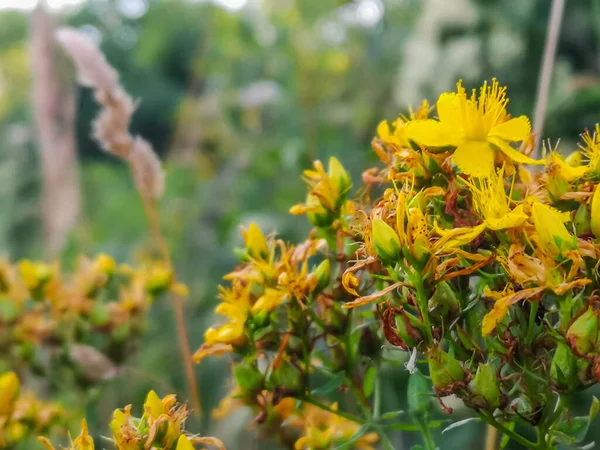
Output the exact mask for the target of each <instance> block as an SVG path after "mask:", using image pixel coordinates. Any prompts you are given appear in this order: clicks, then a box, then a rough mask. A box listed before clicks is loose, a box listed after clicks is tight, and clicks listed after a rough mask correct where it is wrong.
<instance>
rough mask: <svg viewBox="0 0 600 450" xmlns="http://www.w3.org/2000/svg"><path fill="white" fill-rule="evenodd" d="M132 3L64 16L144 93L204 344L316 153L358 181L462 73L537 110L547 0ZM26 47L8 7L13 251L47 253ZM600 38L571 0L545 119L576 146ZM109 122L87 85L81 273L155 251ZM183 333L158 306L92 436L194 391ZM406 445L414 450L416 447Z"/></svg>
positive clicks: (211, 386) (282, 218) (585, 4)
mask: <svg viewBox="0 0 600 450" xmlns="http://www.w3.org/2000/svg"><path fill="white" fill-rule="evenodd" d="M143 3H144V2H142V4H143ZM120 4H124V2H116V1H109V0H105V1H101V0H90V1H89V2H88V3H87V4H86V5H85V6H83V7H82V8H81V9H79V10H77V11H75V12H73V13H69V14H64V15H62V16H61V17H60V21H61V22H63V23H67V24H70V25H72V26H76V27H82V28H83V29H84V30H87V31H88V32H89V33H90V34H91V35H92V36H95V37H98V38H101V47H102V50H103V51H104V52H105V53H106V55H107V58H108V60H109V62H110V63H111V64H112V65H113V66H115V68H116V69H117V70H118V71H119V73H120V74H121V77H122V81H123V84H124V86H125V88H126V89H127V90H129V91H130V93H131V94H132V95H133V96H134V97H135V98H138V99H139V100H140V104H139V107H138V110H137V112H136V114H135V116H134V121H133V124H132V128H133V131H134V132H135V133H138V134H140V135H142V136H144V137H145V138H146V139H148V140H149V141H150V142H151V143H152V144H153V145H154V147H155V149H156V150H157V151H158V152H159V154H161V156H162V158H163V159H164V160H165V162H166V170H167V193H166V195H165V197H164V199H163V201H162V205H161V208H162V221H163V223H162V226H163V229H164V231H165V234H166V236H167V238H168V241H169V245H170V247H171V249H172V251H173V254H174V258H175V263H176V266H177V270H178V273H179V276H180V277H181V278H182V279H183V280H184V281H185V282H186V283H188V284H189V285H190V288H191V291H192V296H191V298H190V299H189V301H188V303H187V308H188V315H187V322H188V327H189V330H190V333H191V336H190V339H191V342H192V344H193V346H197V345H199V344H200V343H201V342H202V334H203V331H204V329H205V328H206V327H207V326H208V324H209V323H211V322H213V318H212V310H213V307H214V305H215V299H214V298H215V293H216V287H217V284H218V283H219V280H220V278H221V276H222V275H223V274H224V273H226V272H228V271H230V270H231V269H232V267H233V266H234V264H235V261H236V260H235V258H234V256H233V247H234V246H236V245H239V244H240V242H241V236H240V233H239V232H238V225H239V224H247V223H249V222H250V221H256V222H258V223H259V224H260V225H261V228H263V229H272V230H274V231H275V230H276V231H277V232H278V233H280V234H281V235H282V236H283V237H284V238H285V239H290V240H292V239H295V238H297V237H299V236H301V235H302V233H304V232H305V231H306V230H307V229H308V224H307V223H303V222H302V221H298V219H297V218H293V217H291V216H289V215H288V214H287V209H288V208H289V206H291V205H292V204H294V203H296V202H298V201H301V200H302V199H303V196H304V192H305V191H304V187H303V184H302V180H301V171H302V170H303V169H304V168H307V167H308V166H309V165H310V161H311V160H313V159H315V158H321V159H325V158H326V157H328V156H330V155H335V156H337V157H338V158H339V159H340V160H341V161H343V163H344V165H345V166H346V167H347V168H349V169H350V170H351V172H352V175H353V177H354V178H355V179H358V178H359V177H360V174H361V172H362V171H363V170H365V169H366V168H368V167H369V165H370V164H371V163H373V162H374V161H375V160H374V158H373V156H372V154H371V151H370V149H369V142H370V140H371V137H372V136H373V134H374V130H375V128H376V125H377V123H378V122H379V121H380V120H382V119H393V118H394V117H395V116H396V115H397V114H398V113H400V112H406V111H407V106H408V105H409V104H411V103H412V104H413V106H416V102H418V101H420V99H422V98H424V97H428V98H429V99H430V100H433V99H434V98H436V96H437V94H438V93H439V92H441V91H442V90H446V89H448V88H451V87H452V84H453V83H455V82H456V80H457V79H458V78H461V77H462V78H464V79H465V84H466V85H467V86H473V85H475V84H474V82H477V83H478V82H479V81H480V80H481V79H485V78H488V79H489V78H491V77H492V76H496V77H497V78H498V79H499V80H501V82H502V83H503V84H506V85H508V86H509V96H510V98H511V105H510V106H509V109H510V110H511V111H512V112H513V113H514V114H520V113H525V114H530V113H531V112H532V110H533V102H534V101H535V89H536V84H537V78H538V69H539V65H540V59H541V53H542V49H543V42H544V36H545V32H546V18H547V16H548V12H549V5H550V2H548V1H547V0H507V1H504V2H494V1H489V0H423V1H418V0H354V1H352V0H319V1H308V0H306V1H304V0H286V1H280V0H263V1H262V2H251V3H250V4H249V5H247V6H246V7H245V8H244V9H242V10H240V11H229V10H227V9H223V8H220V7H218V6H215V5H214V4H212V3H210V2H199V3H189V2H185V1H178V0H170V1H167V0H163V1H159V0H149V1H148V3H147V6H148V9H147V11H145V14H143V15H141V17H139V18H131V17H126V16H125V15H124V14H123V11H122V10H121V9H119V5H120ZM27 38H28V19H27V17H26V15H24V14H21V13H17V12H2V13H0V174H2V179H3V183H2V186H3V187H2V189H0V208H2V213H3V214H2V219H1V220H0V249H1V250H2V251H3V252H6V253H10V254H11V255H12V256H13V257H14V258H16V257H22V256H37V255H36V254H39V253H40V248H41V245H40V239H41V237H40V232H39V229H40V227H39V220H40V218H39V213H38V211H39V208H38V206H37V205H38V197H39V187H38V186H39V181H38V179H37V169H36V163H35V158H34V155H35V133H34V129H33V126H32V121H31V111H30V107H29V105H30V103H29V88H30V85H29V76H28V70H29V69H28V66H29V63H28V56H27ZM599 43H600V6H599V3H598V2H597V1H595V0H579V1H572V2H570V3H569V7H568V10H567V12H566V17H565V21H564V27H563V31H562V35H561V40H560V45H559V55H558V59H557V64H556V67H555V76H554V80H553V86H552V92H551V101H550V109H549V114H548V116H547V120H546V137H550V138H552V139H553V142H555V139H556V138H557V137H558V136H562V137H563V138H564V139H565V141H563V144H564V145H565V148H566V147H567V146H568V145H573V143H574V142H576V140H577V138H578V134H579V133H581V132H582V131H583V130H584V128H585V127H588V128H590V127H593V125H594V124H595V123H596V122H597V121H599V118H598V117H599V114H598V111H600V83H598V76H599V69H600V67H599V63H600V57H599V53H598V50H599V48H598V46H599ZM74 89H75V86H74ZM96 112H97V106H96V104H95V103H94V101H93V98H92V97H91V95H90V92H89V91H88V90H85V89H82V90H80V92H79V99H78V123H77V142H78V149H79V155H80V159H81V163H82V182H83V190H84V192H83V200H84V210H83V212H82V215H81V221H80V224H79V226H78V227H77V229H76V230H74V231H73V233H72V236H71V239H70V242H69V245H68V246H67V248H66V249H65V252H64V255H63V256H64V260H65V261H66V264H69V263H68V261H70V260H72V259H73V257H74V255H76V254H79V253H85V254H94V253H96V252H99V251H105V252H107V253H110V254H111V255H113V256H114V257H115V258H116V259H117V260H121V261H122V260H136V259H139V258H142V257H143V256H144V255H146V254H147V252H148V251H150V248H149V241H150V240H149V238H148V235H147V230H146V222H145V218H144V215H143V210H142V206H141V204H140V202H139V199H138V197H137V194H136V192H135V190H134V188H133V184H132V182H131V180H130V178H129V176H128V174H127V173H126V169H125V168H124V167H122V166H121V165H119V164H118V163H117V162H116V161H113V160H112V159H111V158H110V157H108V156H106V155H104V154H102V153H101V151H100V150H99V148H98V146H97V145H96V144H95V143H94V142H93V140H92V139H91V137H90V130H91V128H90V127H91V125H90V124H91V121H92V120H93V118H94V116H95V114H96ZM565 142H566V144H565ZM172 324H173V320H172V317H171V309H170V308H169V307H168V305H166V304H165V302H164V301H162V302H159V303H158V304H157V306H156V308H155V310H154V312H153V320H152V321H151V324H150V327H149V330H148V333H147V335H146V337H145V340H144V342H143V345H142V346H141V349H140V353H139V355H138V356H137V357H136V358H135V360H134V361H133V362H132V363H131V365H132V366H135V373H136V374H137V376H128V377H124V378H122V379H120V380H115V381H111V382H110V383H108V384H107V385H105V386H102V387H101V395H98V396H97V398H96V399H95V400H94V401H92V402H90V404H89V405H88V411H89V412H90V414H92V413H93V417H92V416H90V419H92V420H91V427H92V429H95V431H101V430H98V429H97V427H99V425H98V424H99V423H106V420H105V419H106V417H107V416H108V415H109V414H110V412H111V411H112V410H113V409H114V408H115V407H116V406H121V405H123V404H125V403H127V402H134V401H135V402H136V403H139V402H140V401H141V400H142V398H141V396H142V395H143V394H144V393H145V392H146V391H147V390H148V389H150V388H153V389H157V390H159V391H160V390H161V389H163V387H164V388H165V389H166V387H173V388H174V389H175V390H176V391H178V392H182V393H183V392H184V385H185V383H184V379H183V374H182V371H181V364H180V363H179V356H178V353H177V351H176V350H175V349H176V348H177V347H176V337H175V331H174V329H173V326H172ZM398 357H399V358H402V357H404V356H403V355H399V356H398ZM225 364H226V363H225V362H219V361H210V362H204V363H203V364H202V366H201V367H200V368H198V377H199V380H200V382H201V391H202V398H203V403H204V407H205V410H206V411H210V409H211V408H213V407H214V406H215V404H216V402H217V401H218V400H219V398H220V397H221V396H222V395H223V394H224V393H225V392H226V391H227V390H228V386H227V384H226V381H225V373H226V370H225V369H226V367H225ZM406 379H407V374H406V372H405V371H404V369H397V370H395V371H394V373H390V374H389V378H388V382H387V386H386V389H388V390H389V391H390V392H391V393H390V394H389V395H387V394H386V395H385V401H386V405H385V409H386V410H395V409H399V408H402V407H404V406H405V405H406V401H405V393H404V391H405V389H406ZM157 383H159V384H160V385H157ZM161 393H162V394H164V393H165V392H161ZM588 394H589V393H585V394H582V395H586V396H587V395H588ZM588 403H589V402H588V401H585V402H583V404H588ZM457 415H458V416H460V408H458V410H457ZM94 418H95V419H97V422H95V421H94ZM238 419H239V418H238ZM203 425H204V431H206V432H208V434H215V435H219V433H220V434H221V437H223V438H225V440H226V441H227V439H229V441H228V443H229V444H230V448H234V449H235V448H242V447H240V445H241V444H240V443H241V442H242V441H241V440H240V439H243V436H244V433H247V432H246V431H245V429H246V426H245V423H244V422H243V420H237V419H234V420H231V421H228V423H227V424H226V425H223V424H218V423H213V422H211V420H210V417H209V415H208V414H205V415H204V419H203ZM189 428H190V429H195V428H194V427H193V426H190V427H189ZM250 433H252V432H250ZM482 433H483V428H482V426H481V425H480V424H469V425H466V426H464V427H462V428H460V429H457V430H453V431H451V432H449V433H448V434H447V435H446V436H445V437H444V441H443V442H445V443H446V444H445V445H446V447H445V448H465V449H466V448H474V449H475V448H481V447H482V444H481V440H482ZM598 436H600V434H598ZM236 439H237V440H236ZM395 439H396V441H395V442H396V443H397V445H398V448H408V445H409V443H410V439H411V438H410V436H409V435H403V436H395ZM244 442H246V444H245V446H244V447H243V448H267V447H266V446H265V444H264V443H255V444H252V445H253V447H251V446H249V445H248V444H247V443H248V442H249V441H248V440H246V441H244ZM226 443H227V442H226Z"/></svg>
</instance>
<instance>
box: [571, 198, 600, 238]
mask: <svg viewBox="0 0 600 450" xmlns="http://www.w3.org/2000/svg"><path fill="white" fill-rule="evenodd" d="M599 197H600V196H599ZM598 207H599V208H600V204H599V205H598ZM590 220H591V215H590V209H589V207H588V205H579V208H577V211H576V212H575V217H574V218H573V225H575V233H576V234H577V236H581V235H582V234H587V233H589V232H590V231H591V229H590ZM597 220H598V224H597V226H598V231H600V211H598V217H597Z"/></svg>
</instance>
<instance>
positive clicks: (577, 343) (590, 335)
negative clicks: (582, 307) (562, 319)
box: [567, 308, 598, 355]
mask: <svg viewBox="0 0 600 450" xmlns="http://www.w3.org/2000/svg"><path fill="white" fill-rule="evenodd" d="M567 340H568V341H569V344H571V348H572V349H573V351H575V352H576V354H579V355H585V354H587V353H590V352H591V351H592V350H594V348H595V346H596V342H597V341H598V314H597V313H596V311H594V310H593V309H592V308H589V309H588V310H587V311H586V312H584V313H583V314H582V315H580V316H579V317H578V318H577V319H575V321H574V322H573V323H572V324H571V326H570V327H569V330H568V331H567Z"/></svg>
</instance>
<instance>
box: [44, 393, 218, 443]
mask: <svg viewBox="0 0 600 450" xmlns="http://www.w3.org/2000/svg"><path fill="white" fill-rule="evenodd" d="M187 417H188V410H187V407H186V406H185V405H182V404H179V403H177V401H176V398H175V395H173V394H171V395H167V396H165V397H164V398H162V399H161V398H160V397H158V395H157V394H156V392H154V391H150V392H149V393H148V396H147V397H146V402H145V403H144V408H143V414H142V417H133V416H132V415H131V405H128V406H126V407H125V408H123V409H117V410H115V411H114V413H113V418H112V421H111V422H110V430H111V432H112V442H113V445H114V447H115V448H116V449H117V450H138V449H162V450H194V449H195V447H194V445H195V444H205V445H209V446H211V447H213V448H218V449H221V450H224V449H225V447H224V446H223V444H222V442H221V441H220V440H218V439H216V438H213V437H201V436H196V435H191V434H189V433H187V432H186V431H185V421H186V419H187ZM39 441H40V442H41V443H42V444H43V445H44V446H45V447H46V449H47V450H55V448H54V446H53V445H52V443H51V442H50V440H48V439H47V438H44V437H40V438H39ZM94 448H95V446H94V440H93V438H92V437H91V436H90V435H89V434H88V428H87V423H86V421H85V420H83V421H82V423H81V434H80V435H79V436H78V437H77V438H75V439H74V440H72V441H71V445H70V446H69V448H68V449H67V450H94Z"/></svg>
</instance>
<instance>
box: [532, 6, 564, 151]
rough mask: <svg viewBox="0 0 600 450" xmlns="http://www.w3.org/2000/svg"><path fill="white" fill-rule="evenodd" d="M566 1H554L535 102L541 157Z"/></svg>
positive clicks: (535, 126)
mask: <svg viewBox="0 0 600 450" xmlns="http://www.w3.org/2000/svg"><path fill="white" fill-rule="evenodd" d="M565 3H566V0H552V9H551V12H550V19H549V21H548V28H547V31H546V43H545V46H544V56H543V59H542V68H541V71H540V78H539V81H538V91H537V99H536V102H535V112H534V114H533V132H534V133H535V150H534V151H535V154H536V156H539V153H540V142H541V139H542V132H543V130H544V119H545V118H546V107H547V105H548V93H549V91H550V80H551V79H552V69H553V67H554V60H555V58H556V47H557V44H558V36H559V34H560V26H561V23H562V19H563V13H564V9H565Z"/></svg>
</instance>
